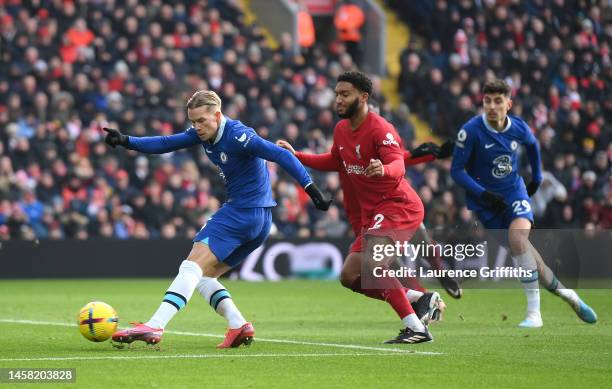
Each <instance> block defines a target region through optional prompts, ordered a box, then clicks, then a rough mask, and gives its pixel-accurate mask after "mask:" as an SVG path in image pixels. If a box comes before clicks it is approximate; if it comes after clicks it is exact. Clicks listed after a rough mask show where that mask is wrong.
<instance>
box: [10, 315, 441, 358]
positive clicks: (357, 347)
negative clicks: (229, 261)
mask: <svg viewBox="0 0 612 389" xmlns="http://www.w3.org/2000/svg"><path fill="white" fill-rule="evenodd" d="M0 323H13V324H32V325H50V326H63V327H76V326H77V325H76V324H72V323H61V322H51V321H36V320H18V319H0ZM164 332H165V333H167V334H173V335H184V336H201V337H206V338H224V336H223V335H218V334H208V333H201V332H185V331H164ZM255 339H256V340H257V341H258V342H269V343H284V344H297V345H302V346H321V347H334V348H345V349H353V350H368V351H385V352H392V353H401V354H418V355H444V353H440V352H434V351H416V350H402V349H398V348H386V347H371V346H361V345H358V344H339V343H321V342H304V341H299V340H286V339H269V338H260V337H257V338H255Z"/></svg>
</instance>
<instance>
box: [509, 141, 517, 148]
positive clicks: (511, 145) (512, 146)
mask: <svg viewBox="0 0 612 389" xmlns="http://www.w3.org/2000/svg"><path fill="white" fill-rule="evenodd" d="M510 148H511V149H512V151H514V150H516V149H517V148H518V143H517V142H516V141H515V140H513V141H512V142H510Z"/></svg>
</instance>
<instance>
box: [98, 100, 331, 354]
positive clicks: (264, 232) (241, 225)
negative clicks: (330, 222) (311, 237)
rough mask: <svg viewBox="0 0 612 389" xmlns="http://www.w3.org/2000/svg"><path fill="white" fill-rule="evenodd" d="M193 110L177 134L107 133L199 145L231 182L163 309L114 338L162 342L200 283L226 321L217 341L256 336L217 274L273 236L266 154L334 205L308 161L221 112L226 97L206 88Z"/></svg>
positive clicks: (150, 147)
mask: <svg viewBox="0 0 612 389" xmlns="http://www.w3.org/2000/svg"><path fill="white" fill-rule="evenodd" d="M187 116H188V117H189V120H190V121H191V123H193V126H192V127H190V128H189V129H187V130H186V131H185V132H183V133H180V134H174V135H171V136H155V137H132V136H126V135H124V134H122V133H121V132H119V130H116V129H109V128H104V130H105V131H106V132H107V133H108V134H107V135H106V139H105V141H106V143H108V144H109V145H110V146H112V147H116V146H117V145H120V146H123V147H125V148H128V149H131V150H137V151H141V152H144V153H152V154H161V153H168V152H171V151H175V150H179V149H183V148H185V147H190V146H194V145H201V146H202V147H203V148H204V151H205V152H206V155H207V156H208V158H210V160H211V161H212V162H214V163H215V165H217V166H218V167H219V168H220V170H221V174H222V176H223V179H224V181H225V186H226V188H227V201H226V202H225V204H223V206H222V207H221V208H220V209H219V210H218V211H217V212H216V213H215V214H214V215H213V216H212V217H211V218H210V219H209V220H208V222H207V223H206V224H205V225H204V227H202V229H201V230H200V232H198V233H197V235H196V237H195V238H194V239H193V248H192V249H191V252H190V253H189V255H188V256H187V259H186V260H184V261H183V262H182V263H181V266H180V267H179V272H178V275H177V276H176V278H175V279H174V281H173V282H172V284H171V285H170V287H169V288H168V290H167V291H166V294H165V296H164V299H163V301H162V303H161V305H160V306H159V308H158V310H157V311H156V312H155V314H154V315H153V316H152V317H151V319H150V320H149V321H148V322H146V323H141V324H139V325H136V326H134V327H132V328H130V329H127V330H123V331H118V332H116V333H115V334H113V341H115V342H119V343H131V342H133V341H135V340H140V341H144V342H147V343H149V344H156V343H159V342H160V341H161V336H162V334H163V331H164V328H165V327H166V325H167V324H168V322H169V321H170V320H171V319H172V317H173V316H174V315H175V314H176V313H177V312H178V311H179V310H181V309H182V308H184V307H185V305H186V304H187V302H188V301H189V299H190V298H191V295H192V294H193V292H194V290H195V289H197V290H198V291H199V292H200V294H201V295H202V296H203V297H204V298H205V299H206V301H207V302H208V303H209V304H210V306H211V307H212V308H213V309H214V310H215V311H216V312H218V313H219V314H220V315H221V316H223V317H224V318H225V319H226V320H227V322H228V328H229V329H228V332H227V333H226V335H225V340H224V341H223V342H222V343H220V344H219V345H218V346H217V347H218V348H228V347H238V346H240V345H241V344H250V343H251V342H252V340H253V337H254V335H255V330H254V328H253V325H252V324H251V323H248V322H247V321H246V320H245V319H244V317H243V316H242V314H241V313H240V311H239V310H238V308H237V307H236V305H235V304H234V302H233V300H232V299H231V296H230V294H229V292H228V291H227V290H226V289H225V288H224V287H223V285H221V283H220V282H219V281H218V280H217V278H218V277H220V276H221V275H223V274H224V273H226V272H227V271H228V270H230V269H232V268H233V267H234V266H236V265H238V264H239V263H240V262H242V261H243V260H244V259H245V258H246V257H247V256H248V255H249V254H250V253H251V252H252V251H253V250H255V249H256V248H257V247H259V246H260V245H261V244H262V243H263V242H264V241H265V240H266V238H267V237H268V234H269V232H270V226H271V224H272V207H274V206H275V205H276V202H275V201H274V199H273V198H272V189H271V186H270V177H269V174H268V169H267V168H266V162H265V160H268V161H273V162H276V163H278V164H279V165H280V166H282V167H283V168H284V169H285V170H286V171H287V172H289V173H290V174H291V175H292V176H293V177H294V178H295V179H296V181H298V182H299V183H300V185H301V186H302V187H303V188H304V189H305V190H306V192H307V193H308V195H309V196H310V197H311V199H312V201H313V202H314V204H315V206H316V207H317V208H318V209H320V210H324V211H326V210H327V209H328V208H329V204H330V203H331V201H327V200H325V199H324V198H323V194H322V193H321V191H320V190H319V188H317V186H316V185H315V184H314V182H313V181H312V178H311V177H310V176H309V175H308V173H307V172H306V170H305V169H304V166H303V165H302V164H301V163H300V162H299V161H298V160H297V159H296V158H295V157H294V156H293V155H292V154H291V153H290V152H288V151H287V150H285V149H282V148H280V147H278V146H276V145H274V144H273V143H270V142H268V141H266V140H264V139H262V138H260V137H259V136H258V135H257V134H256V133H255V131H254V130H253V129H252V128H250V127H247V126H245V125H244V124H242V123H241V122H240V121H238V120H232V119H230V118H227V117H225V116H223V114H222V113H221V99H220V98H219V96H218V95H217V94H216V93H215V92H212V91H203V90H202V91H198V92H196V93H195V94H194V95H193V96H191V98H190V99H189V101H188V102H187Z"/></svg>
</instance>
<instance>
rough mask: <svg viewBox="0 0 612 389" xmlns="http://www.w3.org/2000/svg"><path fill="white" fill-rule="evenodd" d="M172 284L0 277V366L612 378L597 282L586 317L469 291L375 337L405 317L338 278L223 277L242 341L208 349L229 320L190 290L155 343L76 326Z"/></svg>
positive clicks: (80, 378)
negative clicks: (96, 339)
mask: <svg viewBox="0 0 612 389" xmlns="http://www.w3.org/2000/svg"><path fill="white" fill-rule="evenodd" d="M170 281H171V280H170V279H168V280H111V279H109V280H51V281H49V280H44V281H42V280H41V281H38V280H30V281H6V280H3V281H0V291H1V293H0V303H1V305H0V306H1V307H2V308H1V310H0V334H1V335H0V339H1V340H0V367H2V368H17V367H19V368H23V367H31V368H76V377H77V383H76V385H77V386H83V387H85V386H87V387H92V388H97V387H100V388H108V387H118V388H121V387H128V386H129V387H158V388H169V387H179V388H186V387H194V388H196V387H197V388H200V387H266V388H267V387H290V386H293V387H306V386H307V387H314V386H316V387H376V388H395V387H398V388H400V387H401V388H406V387H427V388H436V387H440V388H442V387H444V388H448V387H503V388H507V387H550V388H565V387H591V388H595V387H609V385H610V382H611V380H612V326H611V325H610V318H611V313H612V301H611V298H610V297H612V291H610V290H603V289H600V290H586V291H581V295H582V297H583V298H584V299H585V300H586V301H587V303H588V304H590V305H591V306H592V307H593V308H594V309H595V310H596V311H597V313H598V315H599V322H598V323H597V324H595V325H588V324H584V323H582V322H581V321H580V320H579V319H578V318H577V317H576V315H575V314H574V313H573V311H571V310H570V308H569V307H568V306H567V305H566V304H565V303H563V302H562V301H561V300H560V299H558V298H557V297H554V296H552V295H550V294H548V293H547V292H542V314H543V317H544V327H543V328H541V329H531V330H527V329H519V328H517V327H516V325H517V324H518V322H519V321H520V320H521V319H522V318H523V313H524V309H525V299H524V293H523V292H522V290H519V289H514V290H465V291H464V297H463V298H462V299H461V300H458V301H457V300H452V299H450V298H449V297H444V296H443V297H444V298H445V300H446V302H447V303H448V309H447V311H446V315H445V317H444V320H443V321H442V322H441V323H437V324H434V325H432V326H430V329H431V331H432V333H433V335H434V338H435V341H434V342H433V343H425V344H419V345H383V344H381V343H382V341H384V340H387V339H389V338H391V337H393V336H395V335H397V332H398V330H399V329H400V327H401V325H400V322H399V320H398V319H397V318H396V317H395V314H394V313H393V312H392V311H391V309H390V307H388V306H387V305H386V304H384V303H382V302H380V301H374V300H370V299H367V298H364V297H363V296H360V295H358V294H356V293H352V292H349V291H347V290H346V289H343V288H342V287H341V286H340V284H339V283H338V282H333V281H286V282H276V283H270V282H266V283H247V282H237V281H227V280H224V281H223V283H224V285H225V286H226V287H227V288H228V290H229V291H230V292H231V293H232V296H233V297H234V299H235V301H236V303H237V304H238V306H239V308H240V309H241V310H242V312H243V313H244V315H245V317H246V318H247V319H248V320H251V321H252V322H253V323H254V325H255V329H256V338H255V342H254V343H253V345H252V346H251V347H248V348H245V347H240V348H238V349H231V350H217V349H215V345H216V344H217V343H219V342H220V341H221V339H222V335H223V333H224V330H225V328H224V325H225V324H224V323H225V322H224V321H223V320H222V318H221V317H219V316H218V315H217V314H216V313H214V312H213V311H212V309H211V308H210V307H209V306H208V305H207V304H206V303H205V302H204V300H203V298H202V297H201V296H200V295H198V294H197V292H196V293H195V294H194V296H193V298H192V299H191V301H190V303H189V304H188V305H187V308H186V309H185V310H184V311H183V312H180V313H179V314H178V315H177V316H176V317H175V319H174V320H173V321H172V322H171V323H170V325H169V327H168V328H167V330H168V331H167V333H166V334H164V337H163V341H162V342H161V344H160V350H159V351H156V350H154V349H153V348H150V347H146V346H144V344H142V343H141V342H137V343H135V344H134V345H133V347H131V348H130V349H125V350H117V349H114V348H113V347H111V345H110V343H109V342H104V343H93V342H89V341H87V340H85V339H84V338H83V337H82V336H81V335H80V334H79V332H78V329H77V327H76V317H77V314H78V311H79V309H80V308H81V307H82V306H83V305H85V304H86V303H87V302H89V301H94V300H101V301H105V302H107V303H109V304H110V305H112V306H113V307H114V308H115V309H116V310H117V312H118V315H119V325H120V327H125V326H127V324H128V322H129V321H139V320H143V321H144V320H147V319H148V318H149V317H150V316H151V314H152V313H153V312H154V310H155V309H156V308H157V306H158V304H159V303H160V301H161V298H162V296H163V292H164V291H165V288H166V287H167V286H168V285H169V284H170ZM442 293H443V292H441V294H442ZM504 318H506V319H505V320H504ZM54 385H55V386H54V387H74V386H75V385H74V384H54ZM0 386H2V385H0ZM25 386H27V385H24V387H25ZM20 387H22V386H20Z"/></svg>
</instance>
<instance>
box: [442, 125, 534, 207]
mask: <svg viewBox="0 0 612 389" xmlns="http://www.w3.org/2000/svg"><path fill="white" fill-rule="evenodd" d="M507 118H508V122H507V125H506V128H505V129H504V130H503V131H501V132H498V131H496V130H495V129H493V128H492V127H491V126H489V124H488V123H487V121H486V118H485V115H484V114H483V115H479V116H475V117H473V118H472V119H470V120H469V121H468V122H467V123H466V124H465V125H464V126H463V127H462V128H461V129H460V130H459V132H458V133H457V141H456V144H455V151H454V154H453V161H452V167H451V174H452V176H453V178H454V179H455V181H457V183H459V184H460V185H461V186H463V187H464V188H466V189H467V199H466V200H467V205H468V208H469V209H472V210H480V209H482V208H483V205H484V204H482V203H481V201H480V199H479V198H480V195H481V194H482V192H484V191H485V190H488V191H490V192H495V193H498V194H500V195H502V196H503V197H504V198H506V199H513V198H529V196H527V190H526V188H525V183H524V181H523V179H522V177H521V176H520V175H519V148H520V146H521V145H524V146H526V147H527V151H528V154H529V159H530V161H531V162H532V168H534V167H535V168H534V172H533V176H534V179H535V180H536V181H538V180H540V181H541V178H539V177H541V171H540V167H539V164H540V158H539V149H538V146H537V141H536V139H535V137H534V136H533V134H532V132H531V129H530V128H529V126H528V125H527V123H525V122H524V121H523V120H522V119H521V118H519V117H517V116H514V115H508V117H507Z"/></svg>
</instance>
